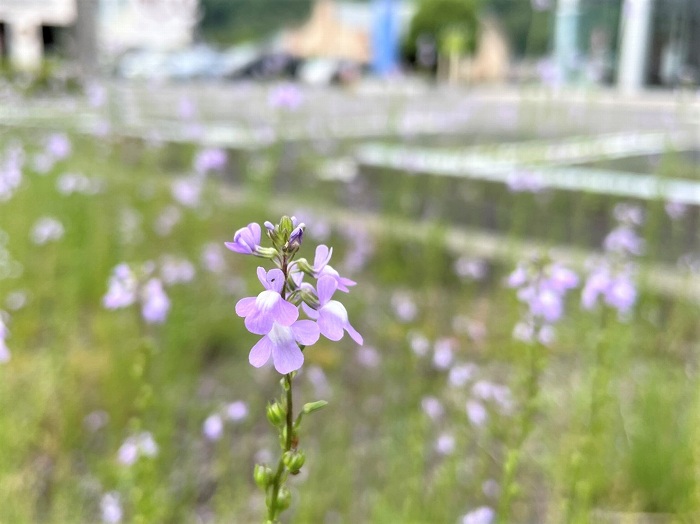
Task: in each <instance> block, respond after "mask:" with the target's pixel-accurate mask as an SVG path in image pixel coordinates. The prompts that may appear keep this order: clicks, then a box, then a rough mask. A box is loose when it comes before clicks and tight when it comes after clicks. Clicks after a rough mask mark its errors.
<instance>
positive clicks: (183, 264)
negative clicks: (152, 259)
mask: <svg viewBox="0 0 700 524" xmlns="http://www.w3.org/2000/svg"><path fill="white" fill-rule="evenodd" d="M160 274H161V277H162V278H163V282H164V283H165V285H166V286H170V285H173V284H182V283H187V282H191V281H192V280H193V279H194V277H195V274H196V270H195V268H194V265H193V264H192V262H190V261H189V260H187V259H184V258H177V257H174V256H171V255H165V256H163V257H162V258H161V268H160Z"/></svg>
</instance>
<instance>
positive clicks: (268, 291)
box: [236, 267, 299, 335]
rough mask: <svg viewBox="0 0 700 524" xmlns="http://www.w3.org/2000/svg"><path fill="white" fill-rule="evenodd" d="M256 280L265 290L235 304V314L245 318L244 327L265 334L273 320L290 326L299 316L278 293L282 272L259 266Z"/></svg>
mask: <svg viewBox="0 0 700 524" xmlns="http://www.w3.org/2000/svg"><path fill="white" fill-rule="evenodd" d="M258 280H260V283H261V284H262V285H263V286H264V287H265V291H263V292H262V293H260V294H259V295H258V296H257V297H247V298H242V299H241V300H239V301H238V303H237V304H236V314H237V315H238V316H239V317H244V318H245V327H246V328H247V329H248V331H250V332H251V333H254V334H256V335H267V334H268V333H269V332H270V330H271V329H272V324H273V323H275V322H277V324H279V325H280V326H284V327H288V326H291V325H292V324H293V323H294V322H295V321H296V319H297V318H299V310H298V309H297V307H296V306H295V305H294V304H291V303H289V302H287V301H286V300H285V299H283V298H282V295H280V292H281V291H282V289H283V287H284V273H282V271H281V270H280V269H271V270H270V271H265V268H262V267H259V268H258Z"/></svg>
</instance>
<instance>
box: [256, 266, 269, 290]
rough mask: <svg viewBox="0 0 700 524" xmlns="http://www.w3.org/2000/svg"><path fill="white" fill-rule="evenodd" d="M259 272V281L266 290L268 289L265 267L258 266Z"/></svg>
mask: <svg viewBox="0 0 700 524" xmlns="http://www.w3.org/2000/svg"><path fill="white" fill-rule="evenodd" d="M257 272H258V280H259V281H260V283H261V284H262V285H263V287H264V288H265V289H267V271H265V268H264V267H262V266H258V269H257Z"/></svg>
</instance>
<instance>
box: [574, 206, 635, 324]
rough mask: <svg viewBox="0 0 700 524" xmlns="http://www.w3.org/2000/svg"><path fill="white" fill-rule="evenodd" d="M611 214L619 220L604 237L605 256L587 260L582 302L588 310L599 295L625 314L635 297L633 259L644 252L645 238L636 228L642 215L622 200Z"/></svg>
mask: <svg viewBox="0 0 700 524" xmlns="http://www.w3.org/2000/svg"><path fill="white" fill-rule="evenodd" d="M614 216H615V219H616V220H617V222H618V224H617V226H616V227H615V228H614V229H613V230H612V231H611V232H610V233H609V234H608V236H607V237H605V240H604V241H603V247H604V249H605V255H604V257H603V258H602V259H600V260H591V261H589V262H588V266H589V274H588V279H587V280H586V284H585V286H584V288H583V292H582V294H581V303H582V305H583V307H584V309H589V310H590V309H593V308H595V307H596V305H597V304H598V301H599V299H602V301H603V303H605V304H606V305H607V306H610V307H612V308H613V309H616V310H617V311H618V313H619V314H620V315H626V314H628V313H629V312H630V311H631V309H632V307H633V306H634V304H635V302H636V300H637V289H636V286H635V283H634V275H635V271H636V268H635V265H634V263H633V262H632V259H633V257H635V256H639V255H641V254H643V253H644V240H643V239H641V238H639V236H638V235H637V232H636V229H635V228H636V227H638V226H640V225H641V224H642V222H643V218H644V217H643V214H642V211H641V209H639V208H638V207H635V206H629V205H624V204H619V205H617V206H616V207H615V213H614Z"/></svg>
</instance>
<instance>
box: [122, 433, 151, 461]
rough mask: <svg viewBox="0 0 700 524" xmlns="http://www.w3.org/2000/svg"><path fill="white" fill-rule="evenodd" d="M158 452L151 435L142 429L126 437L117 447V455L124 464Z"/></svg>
mask: <svg viewBox="0 0 700 524" xmlns="http://www.w3.org/2000/svg"><path fill="white" fill-rule="evenodd" d="M157 454H158V444H156V441H155V440H153V435H151V433H149V432H148V431H144V432H142V433H139V434H138V435H135V436H133V437H129V438H127V439H126V440H125V441H124V443H123V444H122V445H121V447H120V448H119V452H118V453H117V457H118V460H119V462H121V463H122V464H124V465H125V466H131V465H132V464H133V463H134V462H136V461H137V460H138V459H139V458H140V457H142V456H143V457H155V456H156V455H157Z"/></svg>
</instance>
